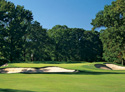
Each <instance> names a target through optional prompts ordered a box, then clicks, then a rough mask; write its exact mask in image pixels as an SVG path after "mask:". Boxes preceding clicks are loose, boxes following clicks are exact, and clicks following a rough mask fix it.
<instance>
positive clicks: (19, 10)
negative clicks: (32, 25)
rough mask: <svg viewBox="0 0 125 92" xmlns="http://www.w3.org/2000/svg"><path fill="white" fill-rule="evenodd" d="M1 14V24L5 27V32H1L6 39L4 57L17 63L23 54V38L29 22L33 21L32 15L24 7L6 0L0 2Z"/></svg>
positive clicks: (2, 48) (3, 49) (3, 47)
mask: <svg viewBox="0 0 125 92" xmlns="http://www.w3.org/2000/svg"><path fill="white" fill-rule="evenodd" d="M0 13H1V14H2V15H1V16H2V17H1V19H0V24H2V25H4V26H3V29H4V30H1V33H2V34H1V35H3V39H4V40H3V45H2V46H1V50H2V53H3V56H4V57H6V58H7V59H9V60H10V61H11V62H12V61H17V60H19V58H20V57H21V54H22V50H21V49H22V46H23V43H22V37H23V36H24V34H25V29H26V24H27V21H31V20H32V13H31V12H30V11H28V10H25V9H24V7H22V6H19V5H17V6H15V5H14V4H13V3H11V2H7V1H5V0H1V1H0ZM20 60H22V59H21V58H20Z"/></svg>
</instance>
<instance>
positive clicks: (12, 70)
mask: <svg viewBox="0 0 125 92" xmlns="http://www.w3.org/2000/svg"><path fill="white" fill-rule="evenodd" d="M72 72H77V71H76V70H71V69H64V68H61V67H56V66H49V67H42V68H1V69H0V73H72Z"/></svg>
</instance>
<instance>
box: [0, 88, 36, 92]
mask: <svg viewBox="0 0 125 92" xmlns="http://www.w3.org/2000/svg"><path fill="white" fill-rule="evenodd" d="M0 92H35V91H27V90H15V89H1V88H0Z"/></svg>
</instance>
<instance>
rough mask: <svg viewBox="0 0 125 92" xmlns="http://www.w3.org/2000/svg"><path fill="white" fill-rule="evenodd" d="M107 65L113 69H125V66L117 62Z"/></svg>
mask: <svg viewBox="0 0 125 92" xmlns="http://www.w3.org/2000/svg"><path fill="white" fill-rule="evenodd" d="M106 66H107V67H109V68H111V69H112V70H125V67H123V66H118V65H115V64H106Z"/></svg>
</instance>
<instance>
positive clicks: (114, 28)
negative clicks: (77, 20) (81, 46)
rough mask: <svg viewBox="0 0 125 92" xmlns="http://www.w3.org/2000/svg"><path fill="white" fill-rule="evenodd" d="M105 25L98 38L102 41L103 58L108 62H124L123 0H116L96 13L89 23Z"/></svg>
mask: <svg viewBox="0 0 125 92" xmlns="http://www.w3.org/2000/svg"><path fill="white" fill-rule="evenodd" d="M91 24H92V25H93V26H94V27H93V29H95V28H97V27H105V28H106V30H102V31H101V35H100V39H101V41H102V43H103V51H104V53H103V58H104V59H105V60H106V61H108V62H117V63H122V64H124V63H125V0H116V1H115V2H112V5H106V6H105V7H104V10H103V11H100V12H98V13H97V15H96V18H95V19H93V20H92V23H91Z"/></svg>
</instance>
